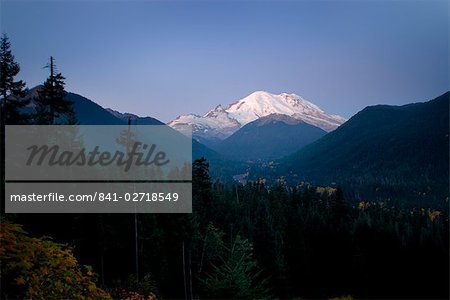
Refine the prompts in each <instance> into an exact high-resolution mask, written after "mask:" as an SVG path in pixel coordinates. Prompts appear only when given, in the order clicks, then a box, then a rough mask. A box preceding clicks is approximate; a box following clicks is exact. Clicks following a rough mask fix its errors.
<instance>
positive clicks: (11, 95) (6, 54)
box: [0, 34, 27, 125]
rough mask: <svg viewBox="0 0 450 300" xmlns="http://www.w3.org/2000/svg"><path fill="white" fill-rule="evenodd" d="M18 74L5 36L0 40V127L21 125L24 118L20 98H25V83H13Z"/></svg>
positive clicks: (17, 68)
mask: <svg viewBox="0 0 450 300" xmlns="http://www.w3.org/2000/svg"><path fill="white" fill-rule="evenodd" d="M19 72H20V66H19V64H18V63H17V62H15V60H14V55H12V52H11V43H10V42H9V39H8V37H7V36H6V34H4V35H3V37H2V38H1V40H0V96H1V105H0V112H1V116H2V118H1V119H2V125H4V124H6V123H8V124H23V123H25V121H26V120H25V117H24V115H23V114H22V113H21V111H20V110H21V108H23V107H24V106H25V105H26V104H27V103H26V101H24V100H21V99H20V98H22V97H24V96H25V83H24V82H23V81H22V80H19V81H14V77H15V76H17V74H19Z"/></svg>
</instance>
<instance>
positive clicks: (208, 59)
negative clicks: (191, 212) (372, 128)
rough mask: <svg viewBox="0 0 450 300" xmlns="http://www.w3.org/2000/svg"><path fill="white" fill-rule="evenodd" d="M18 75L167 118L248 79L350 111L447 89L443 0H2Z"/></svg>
mask: <svg viewBox="0 0 450 300" xmlns="http://www.w3.org/2000/svg"><path fill="white" fill-rule="evenodd" d="M0 2H1V6H0V9H1V31H2V32H5V33H7V34H8V35H9V37H10V39H11V42H12V45H13V51H14V54H15V56H16V59H17V60H18V62H19V63H20V64H21V67H22V72H21V74H20V77H21V78H22V79H24V80H26V82H27V84H28V86H30V87H32V86H35V85H37V84H39V83H41V82H43V81H44V79H45V78H46V76H47V73H46V72H47V70H46V69H42V67H43V66H44V65H45V64H46V63H47V60H48V57H49V56H50V55H53V56H54V57H55V59H56V62H57V65H58V67H59V70H60V71H61V72H62V73H63V74H64V75H65V76H66V77H67V89H68V90H69V91H73V92H76V93H79V94H81V95H83V96H86V97H88V98H90V99H92V100H94V101H96V102H97V103H99V104H101V105H102V106H105V107H112V108H114V109H118V110H120V111H123V112H125V111H126V112H132V113H136V114H139V115H150V116H153V117H156V118H158V119H160V120H162V121H169V120H171V119H173V118H175V117H176V116H177V115H179V114H184V113H190V112H192V113H197V114H203V113H205V112H206V111H207V110H208V109H210V108H212V107H214V106H215V105H217V104H219V103H220V104H223V105H225V104H228V103H231V102H233V101H235V100H237V99H240V98H242V97H244V96H246V95H247V94H249V93H251V92H253V91H255V90H266V91H269V92H273V93H280V92H288V93H296V94H299V95H301V96H303V97H305V98H306V99H309V100H311V101H312V102H314V103H315V104H317V105H319V106H320V107H322V108H323V109H324V110H325V111H327V112H329V113H333V114H340V115H343V116H346V117H350V116H352V115H353V114H354V113H356V112H358V111H359V110H361V109H362V108H364V107H365V106H367V105H373V104H378V103H388V104H403V103H408V102H414V101H423V100H427V99H431V98H433V97H435V96H438V95H440V94H441V93H444V92H445V91H447V90H448V89H449V1H447V0H443V1H406V0H404V1H402V0H397V1H276V2H275V1H261V2H260V1H228V2H225V1H212V0H211V1H195V2H194V1H192V2H191V1H143V0H141V1H139V0H138V1H136V0H135V1H107V0H99V1H65V0H61V1H56V0H54V1H38V0H30V1H21V0H1V1H0Z"/></svg>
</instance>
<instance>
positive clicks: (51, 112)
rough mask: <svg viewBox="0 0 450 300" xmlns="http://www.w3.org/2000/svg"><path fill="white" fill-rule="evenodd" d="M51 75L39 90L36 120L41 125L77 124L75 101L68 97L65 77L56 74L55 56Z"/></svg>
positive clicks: (51, 64)
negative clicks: (65, 88)
mask: <svg viewBox="0 0 450 300" xmlns="http://www.w3.org/2000/svg"><path fill="white" fill-rule="evenodd" d="M49 67H50V76H49V77H48V78H47V80H46V81H45V82H44V86H43V87H42V89H41V90H40V91H39V92H38V94H39V96H38V97H37V98H36V99H35V102H36V117H35V121H36V123H37V124H41V125H57V124H68V125H71V124H76V123H77V120H76V117H75V112H74V109H73V102H72V101H70V100H67V99H66V94H67V93H66V91H65V90H64V85H65V82H64V80H65V78H64V76H62V74H61V73H57V74H55V65H54V62H53V57H50V66H49Z"/></svg>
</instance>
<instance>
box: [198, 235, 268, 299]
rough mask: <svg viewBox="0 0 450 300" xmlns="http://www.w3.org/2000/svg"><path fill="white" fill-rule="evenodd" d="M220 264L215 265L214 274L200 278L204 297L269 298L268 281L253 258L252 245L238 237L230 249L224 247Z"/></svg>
mask: <svg viewBox="0 0 450 300" xmlns="http://www.w3.org/2000/svg"><path fill="white" fill-rule="evenodd" d="M223 248H224V249H223V250H224V252H225V253H224V255H223V256H220V257H219V260H220V261H221V263H220V264H218V265H215V264H213V265H212V272H211V273H209V274H207V275H206V278H204V279H200V281H201V282H202V284H203V288H204V292H205V296H206V297H207V298H215V299H267V298H269V292H268V289H267V288H266V284H267V280H266V279H263V278H261V276H260V275H261V271H260V270H259V268H258V265H257V262H256V260H255V259H254V258H253V246H252V245H251V243H250V242H249V241H248V240H247V239H243V238H241V236H240V235H237V236H236V238H235V239H234V240H233V241H232V244H231V247H229V248H228V247H226V246H225V245H223Z"/></svg>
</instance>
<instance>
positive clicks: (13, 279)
mask: <svg viewBox="0 0 450 300" xmlns="http://www.w3.org/2000/svg"><path fill="white" fill-rule="evenodd" d="M0 258H1V286H2V289H1V295H0V296H1V298H2V299H19V298H28V299H110V298H111V297H110V296H109V294H108V293H106V292H105V291H104V290H102V289H100V288H99V287H98V286H97V285H96V283H95V282H96V277H95V274H94V273H93V271H92V269H91V267H89V266H82V265H80V264H79V263H78V261H77V259H76V258H75V257H74V255H73V253H72V249H71V248H70V247H67V246H65V245H62V244H58V243H55V242H53V241H51V240H49V239H48V238H33V237H30V236H28V235H27V233H26V232H25V231H24V230H23V229H22V227H21V225H18V224H14V223H11V222H10V221H7V220H1V230H0Z"/></svg>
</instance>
